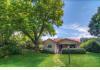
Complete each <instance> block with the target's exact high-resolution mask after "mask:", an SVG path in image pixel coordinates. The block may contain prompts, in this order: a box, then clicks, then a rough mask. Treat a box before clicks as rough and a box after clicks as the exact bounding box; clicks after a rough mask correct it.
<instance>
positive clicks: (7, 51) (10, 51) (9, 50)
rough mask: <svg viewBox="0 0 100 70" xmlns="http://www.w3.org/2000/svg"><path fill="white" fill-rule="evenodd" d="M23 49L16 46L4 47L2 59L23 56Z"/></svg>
mask: <svg viewBox="0 0 100 70" xmlns="http://www.w3.org/2000/svg"><path fill="white" fill-rule="evenodd" d="M21 52H22V49H21V48H19V47H17V46H15V45H14V44H8V45H4V46H3V47H0V57H4V56H9V55H16V54H21Z"/></svg>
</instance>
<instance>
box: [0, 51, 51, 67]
mask: <svg viewBox="0 0 100 70" xmlns="http://www.w3.org/2000/svg"><path fill="white" fill-rule="evenodd" d="M48 56H49V55H48V54H41V53H27V54H24V55H13V56H9V57H7V58H2V59H0V66H1V67H37V66H38V65H39V64H40V63H41V62H42V61H44V60H45V59H46V58H47V57H48Z"/></svg>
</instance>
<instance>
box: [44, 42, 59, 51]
mask: <svg viewBox="0 0 100 70" xmlns="http://www.w3.org/2000/svg"><path fill="white" fill-rule="evenodd" d="M48 45H52V47H51V48H48ZM44 49H45V50H48V51H51V52H54V53H57V51H58V49H57V45H56V43H55V42H53V41H52V40H47V41H45V43H44Z"/></svg>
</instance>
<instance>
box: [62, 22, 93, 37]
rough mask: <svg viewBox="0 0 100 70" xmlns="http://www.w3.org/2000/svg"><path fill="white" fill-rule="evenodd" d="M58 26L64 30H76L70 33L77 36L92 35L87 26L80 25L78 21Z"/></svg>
mask: <svg viewBox="0 0 100 70" xmlns="http://www.w3.org/2000/svg"><path fill="white" fill-rule="evenodd" d="M60 28H61V29H65V30H67V29H71V30H76V31H77V33H74V32H73V33H72V34H73V35H75V36H76V35H77V37H78V38H80V37H94V36H92V35H91V34H90V33H89V32H88V30H89V28H88V27H87V26H82V25H80V24H79V23H73V24H66V25H63V26H62V27H60Z"/></svg>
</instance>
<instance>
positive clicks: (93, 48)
mask: <svg viewBox="0 0 100 70" xmlns="http://www.w3.org/2000/svg"><path fill="white" fill-rule="evenodd" d="M96 41H97V39H90V40H88V41H86V42H83V43H82V44H81V45H80V47H82V48H84V49H86V51H88V52H94V53H100V45H99V44H98V43H97V42H96Z"/></svg>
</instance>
